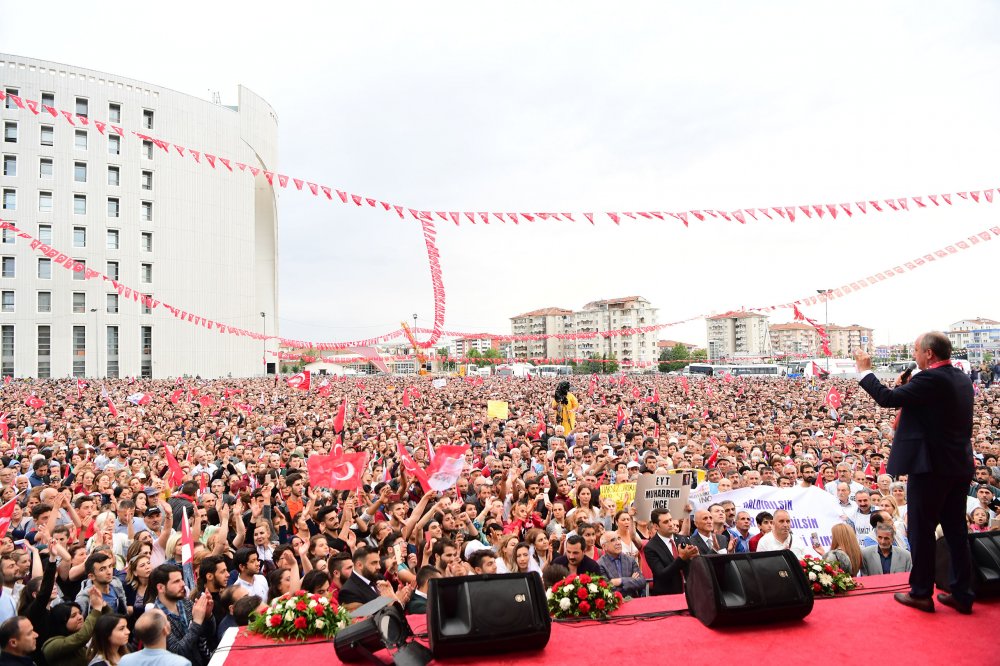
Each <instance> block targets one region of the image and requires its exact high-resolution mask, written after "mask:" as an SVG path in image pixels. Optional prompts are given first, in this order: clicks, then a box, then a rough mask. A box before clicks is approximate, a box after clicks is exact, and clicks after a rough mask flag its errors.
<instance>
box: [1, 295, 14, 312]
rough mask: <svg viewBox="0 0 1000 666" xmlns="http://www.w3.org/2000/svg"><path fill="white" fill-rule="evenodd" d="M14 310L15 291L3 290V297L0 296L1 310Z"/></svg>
mask: <svg viewBox="0 0 1000 666" xmlns="http://www.w3.org/2000/svg"><path fill="white" fill-rule="evenodd" d="M13 311H14V292H13V291H5V292H3V295H2V298H0V312H13Z"/></svg>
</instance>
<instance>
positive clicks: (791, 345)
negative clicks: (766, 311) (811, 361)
mask: <svg viewBox="0 0 1000 666" xmlns="http://www.w3.org/2000/svg"><path fill="white" fill-rule="evenodd" d="M769 329H770V334H771V349H773V350H774V354H775V355H776V356H782V355H791V356H796V355H803V356H816V355H818V354H819V349H820V346H819V335H818V334H817V333H816V329H815V328H813V327H812V326H810V325H809V324H803V323H802V322H797V321H793V322H789V323H787V324H771V326H770V327H769Z"/></svg>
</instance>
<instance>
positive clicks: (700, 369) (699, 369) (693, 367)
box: [683, 363, 716, 377]
mask: <svg viewBox="0 0 1000 666" xmlns="http://www.w3.org/2000/svg"><path fill="white" fill-rule="evenodd" d="M715 367H716V366H714V365H712V364H710V363H689V364H688V365H686V366H685V367H684V371H683V373H684V374H685V375H706V376H708V377H711V376H712V373H713V371H714V368H715Z"/></svg>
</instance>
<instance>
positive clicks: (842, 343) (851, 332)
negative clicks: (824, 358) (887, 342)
mask: <svg viewBox="0 0 1000 666" xmlns="http://www.w3.org/2000/svg"><path fill="white" fill-rule="evenodd" d="M826 333H827V335H829V336H830V351H831V352H833V355H834V356H840V357H849V356H853V355H854V352H855V351H857V350H858V349H864V350H865V351H866V352H868V353H869V354H870V353H872V352H873V351H874V350H875V335H874V332H873V329H871V328H868V327H867V326H859V325H857V324H851V325H850V326H838V325H836V324H830V325H829V326H827V327H826Z"/></svg>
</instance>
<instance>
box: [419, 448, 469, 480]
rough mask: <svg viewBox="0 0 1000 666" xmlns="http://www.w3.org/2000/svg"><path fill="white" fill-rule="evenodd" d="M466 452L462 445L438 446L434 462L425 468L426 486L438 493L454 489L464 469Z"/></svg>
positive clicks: (466, 449)
mask: <svg viewBox="0 0 1000 666" xmlns="http://www.w3.org/2000/svg"><path fill="white" fill-rule="evenodd" d="M468 450H469V447H468V446H465V445H464V444H463V445H448V446H439V447H438V448H437V451H435V452H434V462H432V463H431V464H430V466H428V467H427V485H429V486H430V487H431V489H432V490H437V491H438V492H443V491H445V490H448V489H450V488H454V487H455V483H457V482H458V477H460V476H461V475H462V470H463V469H464V468H465V452H466V451H468Z"/></svg>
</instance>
